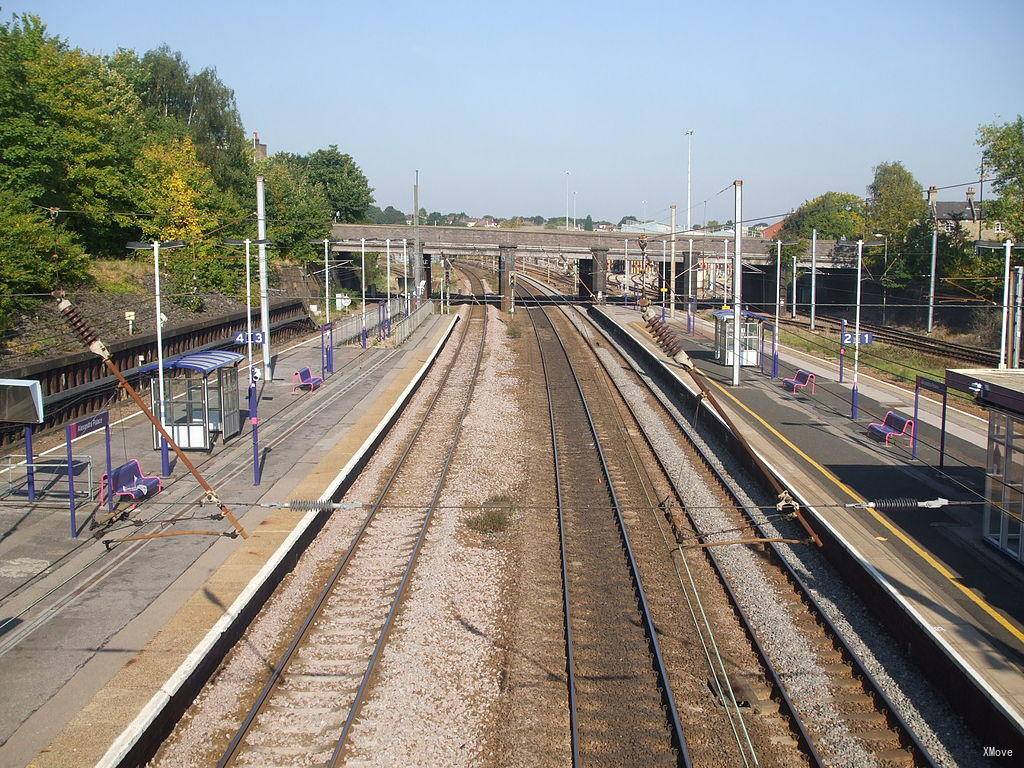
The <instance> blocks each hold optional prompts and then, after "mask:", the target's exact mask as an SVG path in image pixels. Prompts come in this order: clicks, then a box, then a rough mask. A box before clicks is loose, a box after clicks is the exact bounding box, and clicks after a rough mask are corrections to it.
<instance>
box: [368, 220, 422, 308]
mask: <svg viewBox="0 0 1024 768" xmlns="http://www.w3.org/2000/svg"><path fill="white" fill-rule="evenodd" d="M406 245H407V242H406V239H405V238H404V237H403V238H402V264H404V265H405V314H406V315H408V314H409V313H410V312H411V311H412V296H411V294H410V292H409V254H408V251H407V247H406ZM363 268H364V269H365V268H366V267H365V265H364V267H363Z"/></svg>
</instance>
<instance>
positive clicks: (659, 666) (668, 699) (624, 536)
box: [517, 284, 692, 768]
mask: <svg viewBox="0 0 1024 768" xmlns="http://www.w3.org/2000/svg"><path fill="white" fill-rule="evenodd" d="M517 289H518V290H522V291H524V292H525V293H526V294H527V296H528V297H530V298H532V296H533V294H532V292H531V291H530V290H529V289H528V288H526V287H525V286H523V285H521V284H520V285H519V286H517ZM536 309H537V310H539V311H540V314H541V315H542V316H543V317H544V319H545V321H546V322H547V323H548V327H549V328H550V330H551V333H552V335H553V337H554V339H555V340H556V341H557V342H558V345H559V347H560V348H561V350H562V353H563V354H564V355H565V359H566V363H567V365H568V370H569V372H570V374H571V376H572V379H573V381H574V382H575V384H576V391H577V393H578V395H579V398H580V404H581V405H582V407H583V411H584V413H585V414H586V417H587V424H588V427H589V430H590V434H591V436H592V437H593V438H594V447H595V448H596V450H597V455H598V458H599V460H600V465H601V472H602V475H603V477H604V479H605V482H606V484H607V489H608V495H609V497H610V500H611V502H612V508H613V510H614V512H615V520H616V525H617V528H618V531H619V536H620V538H621V540H622V545H623V550H624V552H625V554H626V560H627V562H628V565H629V572H630V577H631V580H632V582H633V589H634V593H635V595H636V598H637V607H638V608H639V610H640V615H641V618H642V623H643V626H644V633H645V635H646V636H647V641H648V645H649V647H650V649H651V660H652V664H653V666H654V671H655V675H656V676H657V678H658V683H659V688H660V692H661V695H662V701H663V703H664V706H665V710H666V715H667V718H668V721H669V727H670V729H671V732H672V741H673V743H674V746H675V748H676V752H677V755H678V762H680V764H681V765H683V766H686V767H687V768H689V766H691V765H692V763H691V761H690V755H689V750H688V749H687V746H686V737H685V735H684V733H683V727H682V723H681V720H680V717H679V711H678V708H677V707H676V702H675V696H674V695H673V693H672V686H671V684H670V682H669V679H668V672H667V670H666V669H665V662H664V659H663V658H662V654H661V645H660V643H659V642H658V636H657V630H656V629H655V625H654V620H653V619H652V618H651V611H650V606H649V605H648V603H647V595H646V593H645V591H644V587H643V581H642V579H641V577H640V571H639V568H638V567H637V563H636V557H635V555H634V553H633V547H632V543H631V541H630V537H629V531H628V530H627V529H626V523H625V520H624V519H623V516H622V508H621V506H620V505H619V499H618V495H617V494H616V492H615V486H614V484H613V482H612V477H611V472H610V470H609V468H608V463H607V460H606V457H605V454H604V449H603V448H602V446H601V440H600V438H599V437H598V433H597V428H596V426H595V424H594V419H593V415H592V414H591V411H590V406H589V405H588V403H587V398H586V395H585V394H584V393H583V386H582V384H581V383H580V379H579V376H578V374H577V372H576V369H575V366H573V364H572V360H571V358H570V357H569V352H568V350H567V349H566V347H565V344H564V342H563V341H562V339H561V337H560V336H559V334H558V332H557V331H556V330H555V327H554V324H553V323H552V322H551V318H550V317H548V314H547V312H546V311H545V309H543V307H542V305H540V304H539V303H538V304H537V305H536ZM529 315H530V319H531V322H533V327H534V332H535V334H536V336H537V342H538V347H539V349H540V354H541V359H542V361H543V360H544V351H543V345H542V344H541V342H540V332H539V329H538V326H537V322H536V320H535V319H534V318H535V314H534V312H529ZM545 371H546V367H545ZM545 388H546V389H547V393H548V404H549V408H550V404H551V387H550V383H549V382H548V380H547V376H546V374H545ZM550 413H551V411H550V410H549V414H550ZM551 430H552V435H554V431H555V423H554V421H552V423H551ZM556 475H557V469H556ZM559 508H560V511H561V499H559ZM559 521H560V530H559V537H560V539H561V542H562V552H563V560H562V562H563V578H564V577H565V574H566V572H567V571H566V569H565V557H564V528H562V527H561V514H560V515H559ZM564 589H565V593H566V597H565V600H566V602H567V603H568V600H569V597H568V583H567V582H565V586H564ZM569 625H570V622H569V616H568V612H567V615H566V626H567V627H568V626H569ZM573 759H574V766H575V765H579V763H578V762H577V761H578V759H579V755H578V752H577V753H574V755H573Z"/></svg>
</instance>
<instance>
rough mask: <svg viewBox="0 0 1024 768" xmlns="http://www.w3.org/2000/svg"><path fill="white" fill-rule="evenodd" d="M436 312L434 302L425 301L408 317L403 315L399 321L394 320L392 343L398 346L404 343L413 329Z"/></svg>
mask: <svg viewBox="0 0 1024 768" xmlns="http://www.w3.org/2000/svg"><path fill="white" fill-rule="evenodd" d="M432 314H434V302H432V301H427V302H424V303H423V304H422V305H421V306H420V307H419V308H418V309H414V310H413V311H412V314H410V315H409V316H407V317H403V318H402V319H401V320H399V321H398V322H392V324H391V339H390V341H391V344H393V345H394V346H396V347H397V346H398V345H399V344H403V343H404V342H405V340H406V339H408V338H409V337H410V336H411V335H412V333H413V331H415V330H416V329H417V328H419V326H420V324H421V323H422V322H423V321H424V320H426V319H427V318H428V317H430V316H431V315H432Z"/></svg>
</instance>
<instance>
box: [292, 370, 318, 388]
mask: <svg viewBox="0 0 1024 768" xmlns="http://www.w3.org/2000/svg"><path fill="white" fill-rule="evenodd" d="M323 383H324V380H323V378H321V377H320V376H314V375H313V374H312V373H311V372H310V370H309V368H299V370H297V371H296V372H295V373H293V374H292V394H295V390H297V389H302V388H303V387H309V391H310V392H312V391H313V390H314V389H316V388H317V387H319V386H320V385H321V384H323Z"/></svg>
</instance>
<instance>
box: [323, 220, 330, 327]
mask: <svg viewBox="0 0 1024 768" xmlns="http://www.w3.org/2000/svg"><path fill="white" fill-rule="evenodd" d="M330 257H331V239H330V238H329V237H325V238H324V322H325V323H327V324H328V325H329V324H330V322H331V262H330Z"/></svg>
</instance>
